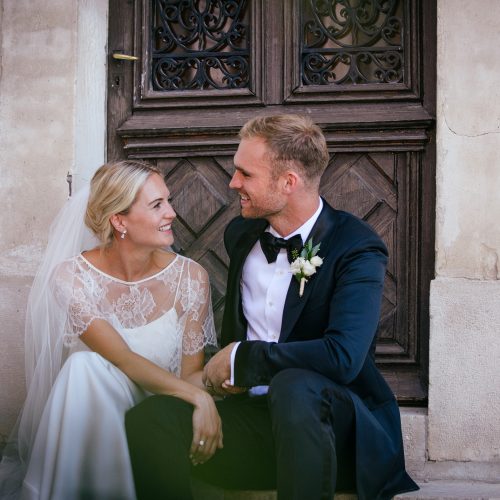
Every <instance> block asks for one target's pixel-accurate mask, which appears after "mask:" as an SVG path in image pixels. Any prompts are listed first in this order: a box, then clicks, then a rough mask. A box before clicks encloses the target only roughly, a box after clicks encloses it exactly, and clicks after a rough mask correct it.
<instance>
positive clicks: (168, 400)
mask: <svg viewBox="0 0 500 500" xmlns="http://www.w3.org/2000/svg"><path fill="white" fill-rule="evenodd" d="M192 411H193V410H192V406H191V405H190V404H188V403H186V402H185V401H182V400H180V399H179V398H175V397H173V396H159V395H155V396H150V397H148V398H146V399H145V400H144V401H142V402H141V403H139V404H138V405H137V406H134V407H133V408H131V409H130V410H129V411H127V413H126V414H125V429H126V431H127V436H128V437H129V438H130V437H133V436H134V435H137V434H150V433H151V429H152V427H154V428H159V427H161V428H162V429H164V430H167V429H168V428H170V427H172V428H173V430H174V431H175V429H178V428H179V426H180V425H181V422H182V420H186V419H188V420H189V421H190V420H191V414H192Z"/></svg>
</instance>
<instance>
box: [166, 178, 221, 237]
mask: <svg viewBox="0 0 500 500" xmlns="http://www.w3.org/2000/svg"><path fill="white" fill-rule="evenodd" d="M183 180H184V182H183V183H182V185H181V186H179V188H180V189H179V191H176V192H175V193H174V195H173V197H172V203H173V204H174V205H175V207H176V211H177V215H178V217H181V218H182V220H183V221H184V222H185V223H186V225H188V226H189V227H190V228H191V229H192V231H193V232H194V233H195V234H198V233H199V232H200V231H201V230H202V229H203V228H204V227H205V226H206V225H207V223H208V221H209V220H210V219H211V218H212V217H214V215H215V214H216V213H217V212H218V211H219V210H220V209H221V208H222V206H223V205H224V200H221V199H220V198H219V197H218V196H217V193H213V192H212V190H211V189H209V187H208V186H207V181H206V179H205V178H203V177H202V176H201V175H199V174H198V173H194V174H192V175H187V176H185V178H184V179H183Z"/></svg>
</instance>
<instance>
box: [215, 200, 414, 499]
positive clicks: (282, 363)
mask: <svg viewBox="0 0 500 500" xmlns="http://www.w3.org/2000/svg"><path fill="white" fill-rule="evenodd" d="M323 202H324V207H323V210H322V212H321V214H320V216H319V218H318V220H317V221H316V224H315V225H314V227H313V229H312V231H311V234H310V235H309V237H308V238H307V240H309V238H312V240H313V244H315V245H317V244H318V243H321V248H320V251H319V253H318V255H319V256H320V257H321V258H322V259H323V264H322V266H320V267H319V268H317V270H316V274H314V275H313V276H311V277H310V278H309V280H308V282H307V283H306V285H305V289H304V294H303V296H302V297H299V283H298V282H297V280H295V279H292V280H291V283H290V287H289V289H288V293H287V296H286V301H285V307H284V311H283V321H282V328H281V333H280V338H279V342H278V343H275V342H263V341H247V340H246V329H247V322H246V319H245V317H244V315H243V309H242V304H241V289H240V281H241V275H242V269H243V264H244V262H245V259H246V257H247V255H248V253H249V252H250V250H251V249H252V247H253V246H254V244H255V243H256V242H257V241H258V239H259V236H260V234H261V233H262V232H263V231H264V230H265V229H266V227H267V226H268V223H267V221H265V220H263V219H243V218H242V217H237V218H236V219H234V220H233V221H231V223H230V224H229V225H228V227H227V229H226V231H225V234H224V243H225V246H226V250H227V252H228V255H229V257H230V266H229V275H228V286H227V294H226V304H225V310H224V318H223V325H222V335H221V336H222V344H223V345H227V344H228V343H230V342H232V341H235V340H236V341H242V343H241V344H240V346H239V347H238V350H237V351H236V358H235V373H234V377H235V385H237V386H242V387H252V386H256V385H265V384H269V382H270V381H271V379H272V377H273V376H274V375H275V374H276V373H277V372H279V371H280V370H283V369H286V368H303V369H308V370H312V371H316V372H319V373H321V374H323V375H325V376H326V377H328V378H330V379H331V380H332V381H334V382H336V383H337V384H340V385H342V386H344V387H345V388H346V389H347V390H348V393H349V394H350V396H351V398H352V401H353V403H354V407H355V414H356V423H355V428H356V431H355V432H356V450H355V451H356V482H357V492H358V497H359V498H360V500H362V499H370V500H373V499H385V498H391V497H392V496H393V495H395V494H396V493H398V492H402V491H411V490H414V489H418V487H417V485H416V484H415V483H414V482H413V481H412V480H411V479H410V477H409V476H408V475H407V474H406V471H405V466H404V452H403V443H402V438H401V423H400V417H399V408H398V405H397V402H396V401H395V398H394V395H393V394H392V391H391V390H390V388H389V386H388V385H387V383H386V382H385V380H384V379H383V377H382V375H381V374H380V372H379V371H378V369H377V367H376V366H375V361H374V352H375V335H376V330H377V325H378V321H379V315H380V303H381V297H382V289H383V283H384V274H385V266H386V262H387V249H386V247H385V245H384V243H383V242H382V240H381V239H380V238H379V237H378V235H377V234H376V233H375V232H374V231H373V230H372V229H371V228H370V226H368V224H366V223H365V222H363V221H361V220H359V219H358V218H356V217H354V216H353V215H351V214H348V213H346V212H341V211H338V210H335V209H333V208H332V207H330V206H329V205H328V204H327V203H326V202H325V201H324V200H323Z"/></svg>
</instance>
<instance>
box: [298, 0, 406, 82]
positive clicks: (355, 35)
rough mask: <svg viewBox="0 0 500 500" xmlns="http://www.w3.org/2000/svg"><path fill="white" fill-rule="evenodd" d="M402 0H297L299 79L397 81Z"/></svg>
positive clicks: (400, 76)
mask: <svg viewBox="0 0 500 500" xmlns="http://www.w3.org/2000/svg"><path fill="white" fill-rule="evenodd" d="M404 1H405V0H306V1H304V2H302V3H301V26H302V43H301V77H302V83H303V85H331V84H367V83H399V82H402V81H403V69H404V64H403V63H404V43H403V28H404V26H403V19H404V16H403V11H404V5H403V4H404Z"/></svg>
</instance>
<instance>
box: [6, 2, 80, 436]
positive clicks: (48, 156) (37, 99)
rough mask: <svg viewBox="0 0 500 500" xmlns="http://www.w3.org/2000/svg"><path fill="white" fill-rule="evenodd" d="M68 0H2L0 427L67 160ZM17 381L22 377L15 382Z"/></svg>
mask: <svg viewBox="0 0 500 500" xmlns="http://www.w3.org/2000/svg"><path fill="white" fill-rule="evenodd" d="M75 6H76V0H45V1H42V0H40V1H38V2H32V1H30V0H3V2H2V7H3V9H2V19H1V23H2V24H1V74H0V78H1V79H0V179H1V183H0V200H1V202H0V203H1V212H0V319H1V322H0V337H1V343H2V346H7V348H2V349H1V350H0V378H1V381H2V383H1V384H0V408H1V409H2V411H1V412H0V435H1V436H3V437H4V436H5V434H6V433H7V432H8V431H9V429H10V427H11V425H12V423H13V419H14V418H15V415H16V413H17V411H18V409H19V406H20V403H21V402H22V399H23V396H24V394H23V391H24V382H23V380H24V375H23V373H24V354H23V353H24V351H23V340H24V324H23V322H24V309H25V305H26V297H27V292H28V288H29V285H30V283H31V280H32V277H33V273H34V270H35V269H36V265H37V263H38V262H39V259H40V255H41V250H42V248H43V245H44V244H45V241H46V233H47V228H48V225H49V222H50V220H51V219H52V217H53V216H54V214H55V213H56V211H57V209H58V208H59V207H60V205H61V204H62V203H63V201H64V199H65V197H66V195H67V188H66V182H65V177H66V172H67V171H68V169H69V168H71V167H72V166H73V156H74V155H73V142H74V137H73V129H74V113H73V110H74V81H75V65H74V55H75V34H76V30H75V26H76V12H77V10H76V8H75ZM20 382H22V383H20Z"/></svg>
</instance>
